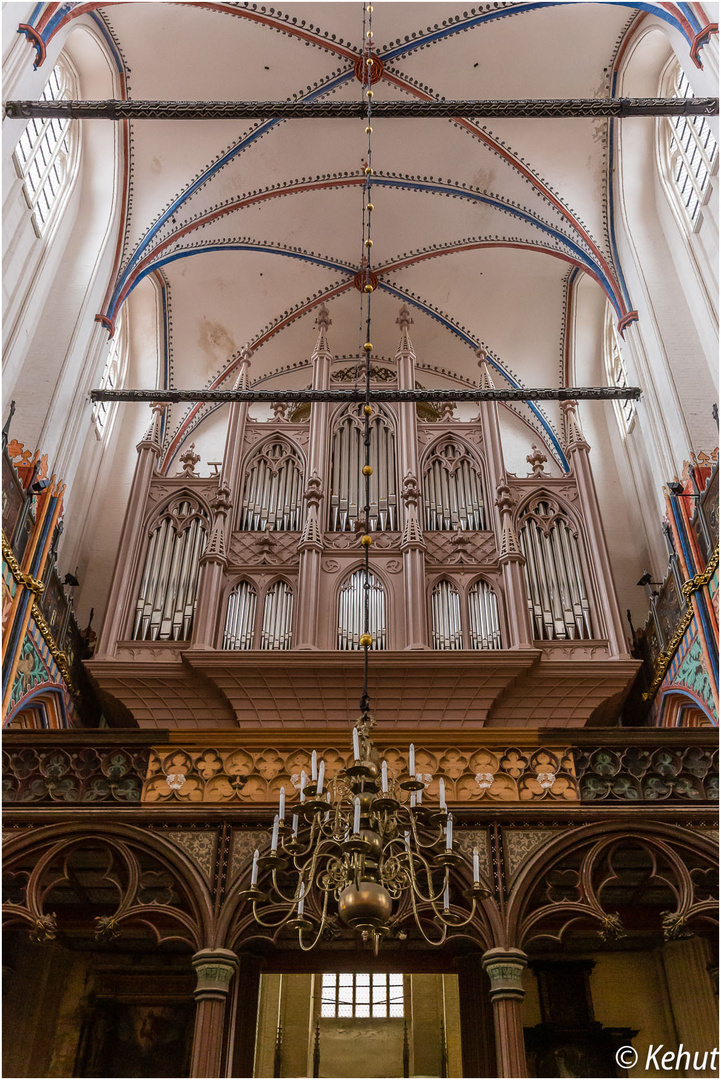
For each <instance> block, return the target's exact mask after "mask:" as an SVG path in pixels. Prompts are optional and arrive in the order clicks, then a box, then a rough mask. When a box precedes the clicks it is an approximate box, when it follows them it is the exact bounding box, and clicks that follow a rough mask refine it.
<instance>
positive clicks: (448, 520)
mask: <svg viewBox="0 0 721 1080" xmlns="http://www.w3.org/2000/svg"><path fill="white" fill-rule="evenodd" d="M424 501H425V508H426V528H427V529H429V530H442V531H448V530H450V529H456V528H457V527H458V526H460V527H461V529H485V528H486V515H485V505H484V498H483V485H482V483H481V477H480V476H479V474H478V470H477V469H476V467H475V465H474V463H473V462H472V461H471V459H470V458H469V456H468V455H467V454H466V453H465V451H464V450H462V449H461V447H460V446H458V445H457V443H455V442H453V441H450V442H447V443H445V444H444V445H442V446H439V447H438V448H437V449H436V451H435V453H434V454H433V457H432V458H431V460H430V462H429V464H428V466H427V467H426V471H425V477H424Z"/></svg>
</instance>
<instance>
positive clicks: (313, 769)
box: [310, 750, 318, 780]
mask: <svg viewBox="0 0 721 1080" xmlns="http://www.w3.org/2000/svg"><path fill="white" fill-rule="evenodd" d="M310 778H311V780H317V779H318V751H317V750H314V751H313V753H312V754H311V755H310Z"/></svg>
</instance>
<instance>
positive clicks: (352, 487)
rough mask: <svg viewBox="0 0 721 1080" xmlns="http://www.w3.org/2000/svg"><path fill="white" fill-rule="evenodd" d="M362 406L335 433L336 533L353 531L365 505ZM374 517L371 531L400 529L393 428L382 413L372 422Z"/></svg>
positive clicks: (333, 499)
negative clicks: (360, 415) (360, 414)
mask: <svg viewBox="0 0 721 1080" xmlns="http://www.w3.org/2000/svg"><path fill="white" fill-rule="evenodd" d="M359 408H360V407H359V406H351V409H350V410H348V411H347V412H346V413H344V414H343V416H342V417H341V419H340V421H339V423H338V424H337V426H336V429H335V432H334V434H333V447H332V464H331V490H330V502H329V507H330V520H329V527H330V529H331V530H332V531H333V532H346V531H352V530H353V529H354V528H355V524H356V522H357V520H358V515H359V513H360V508H361V507H362V505H363V502H364V499H363V494H364V493H363V486H362V485H363V475H362V470H363V464H364V461H365V455H364V447H363V427H362V423H361V421H360V417H359V415H358V411H359ZM370 439H371V443H370V464H371V468H372V469H373V473H372V475H371V478H370V518H369V521H368V529H369V530H370V531H377V532H383V531H386V530H391V531H392V530H395V529H397V528H398V513H397V498H396V483H395V478H396V451H395V435H394V432H393V429H392V427H391V425H390V423H389V421H388V419H387V418H386V417H385V416H384V414H383V413H382V412H375V414H374V416H373V418H372V419H371V422H370Z"/></svg>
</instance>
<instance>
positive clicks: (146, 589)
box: [132, 496, 208, 641]
mask: <svg viewBox="0 0 721 1080" xmlns="http://www.w3.org/2000/svg"><path fill="white" fill-rule="evenodd" d="M207 526H208V521H207V515H206V513H205V511H204V510H203V509H202V508H201V506H200V504H199V503H196V502H194V501H193V500H191V499H190V498H188V497H185V496H182V497H181V498H180V499H176V500H175V501H174V502H172V503H171V504H170V505H169V506H168V507H167V509H166V511H165V512H164V514H163V516H162V517H161V519H160V520H159V521H158V522H157V524H156V525H155V526H154V528H153V529H152V531H151V533H150V540H149V542H148V547H147V552H146V555H145V567H144V570H143V575H142V579H141V585H140V591H139V594H138V599H137V603H136V606H135V619H134V622H133V632H132V636H133V638H134V639H135V640H137V641H187V640H188V639H189V637H190V633H191V627H192V623H193V612H194V610H195V598H196V588H197V584H198V570H199V565H198V563H199V559H200V556H201V555H202V554H203V549H204V548H205V544H206V540H207Z"/></svg>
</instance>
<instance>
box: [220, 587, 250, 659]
mask: <svg viewBox="0 0 721 1080" xmlns="http://www.w3.org/2000/svg"><path fill="white" fill-rule="evenodd" d="M257 603H258V594H257V593H256V591H255V589H254V588H253V586H252V585H251V584H250V582H249V581H239V582H238V584H237V585H236V586H235V588H234V589H233V590H232V591H231V593H230V596H229V597H228V610H227V613H226V616H225V631H224V633H223V648H224V649H252V648H253V630H254V628H255V612H256V607H257Z"/></svg>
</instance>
